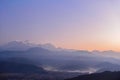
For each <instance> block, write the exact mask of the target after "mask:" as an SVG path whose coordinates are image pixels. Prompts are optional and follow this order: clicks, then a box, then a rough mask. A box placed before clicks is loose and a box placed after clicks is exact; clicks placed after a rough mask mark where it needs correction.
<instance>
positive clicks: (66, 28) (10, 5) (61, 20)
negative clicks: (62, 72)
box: [0, 0, 120, 51]
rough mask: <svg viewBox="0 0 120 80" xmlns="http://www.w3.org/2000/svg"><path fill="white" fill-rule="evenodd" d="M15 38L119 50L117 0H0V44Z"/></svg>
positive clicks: (119, 7) (119, 8) (70, 46)
mask: <svg viewBox="0 0 120 80" xmlns="http://www.w3.org/2000/svg"><path fill="white" fill-rule="evenodd" d="M15 40H20V41H24V40H29V41H30V42H33V43H37V44H39V43H52V44H54V45H56V46H60V47H63V48H72V49H86V50H116V51H120V0H0V44H4V43H6V42H9V41H15Z"/></svg>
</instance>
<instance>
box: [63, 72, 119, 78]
mask: <svg viewBox="0 0 120 80" xmlns="http://www.w3.org/2000/svg"><path fill="white" fill-rule="evenodd" d="M65 80H120V72H110V71H105V72H103V73H94V74H88V75H81V76H78V77H75V78H71V79H65Z"/></svg>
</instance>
